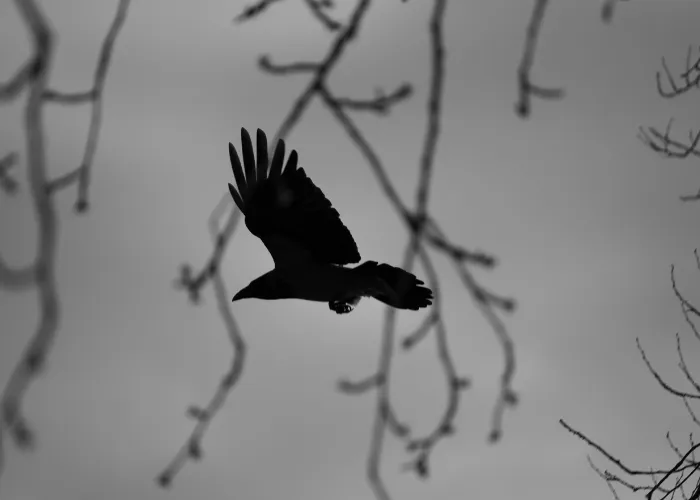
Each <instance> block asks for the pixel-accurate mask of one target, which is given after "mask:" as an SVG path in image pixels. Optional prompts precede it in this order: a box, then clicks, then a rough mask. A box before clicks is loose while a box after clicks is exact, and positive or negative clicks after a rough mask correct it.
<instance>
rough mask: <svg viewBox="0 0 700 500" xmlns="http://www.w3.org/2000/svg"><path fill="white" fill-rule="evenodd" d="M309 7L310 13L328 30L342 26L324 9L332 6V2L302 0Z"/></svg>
mask: <svg viewBox="0 0 700 500" xmlns="http://www.w3.org/2000/svg"><path fill="white" fill-rule="evenodd" d="M304 2H305V3H306V5H307V6H308V7H309V10H310V11H311V14H313V16H314V17H315V18H316V19H317V20H318V21H319V22H320V23H321V25H323V27H324V28H326V29H327V30H328V31H338V30H339V29H341V28H342V27H343V25H342V24H341V23H339V22H338V21H336V20H335V19H333V18H331V17H330V16H329V15H328V14H327V13H326V10H327V9H328V8H330V7H332V6H333V3H332V2H329V1H328V0H326V1H319V0H304Z"/></svg>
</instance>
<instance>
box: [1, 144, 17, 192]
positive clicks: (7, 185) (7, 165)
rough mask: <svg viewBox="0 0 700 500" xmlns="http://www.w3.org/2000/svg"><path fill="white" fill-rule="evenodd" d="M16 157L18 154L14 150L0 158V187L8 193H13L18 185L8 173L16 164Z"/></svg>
mask: <svg viewBox="0 0 700 500" xmlns="http://www.w3.org/2000/svg"><path fill="white" fill-rule="evenodd" d="M17 158H18V155H17V153H15V152H14V151H13V152H11V153H7V154H6V155H5V156H3V157H2V158H0V189H2V190H3V191H5V193H7V194H8V195H13V194H15V193H16V192H17V189H18V187H19V185H18V184H17V181H16V180H15V179H13V178H12V176H11V175H10V170H12V168H13V167H14V166H15V165H17Z"/></svg>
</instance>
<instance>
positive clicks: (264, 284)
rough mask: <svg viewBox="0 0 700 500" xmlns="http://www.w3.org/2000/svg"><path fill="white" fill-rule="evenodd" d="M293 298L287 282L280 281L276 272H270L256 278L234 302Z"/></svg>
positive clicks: (238, 294)
mask: <svg viewBox="0 0 700 500" xmlns="http://www.w3.org/2000/svg"><path fill="white" fill-rule="evenodd" d="M292 297H293V295H292V294H290V290H289V287H288V286H287V285H286V284H285V282H284V281H282V280H281V279H279V277H278V276H277V275H276V274H275V273H274V271H270V272H269V273H267V274H263V275H262V276H260V277H259V278H255V279H254V280H253V281H251V282H250V283H249V284H248V286H246V287H244V288H242V289H241V290H240V291H239V292H238V293H237V294H236V295H234V296H233V302H235V301H236V300H241V299H262V300H275V299H288V298H292Z"/></svg>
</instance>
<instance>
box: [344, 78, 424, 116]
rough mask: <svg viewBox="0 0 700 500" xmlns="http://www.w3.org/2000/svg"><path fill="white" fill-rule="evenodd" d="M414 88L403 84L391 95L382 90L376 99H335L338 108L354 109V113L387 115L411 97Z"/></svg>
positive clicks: (377, 93) (378, 91)
mask: <svg viewBox="0 0 700 500" xmlns="http://www.w3.org/2000/svg"><path fill="white" fill-rule="evenodd" d="M412 93H413V87H412V86H411V84H409V83H403V84H401V85H400V86H399V87H398V88H397V89H396V90H394V91H393V92H391V93H390V94H388V95H387V94H385V93H384V92H383V91H382V90H381V89H377V92H376V97H375V98H374V99H350V98H348V97H336V98H334V100H335V104H336V105H337V106H340V107H343V108H347V109H352V110H353V111H372V112H374V113H379V114H383V115H386V114H388V113H389V111H390V110H391V107H392V106H394V105H396V104H399V103H400V102H402V101H404V100H406V99H408V98H409V97H411V94H412Z"/></svg>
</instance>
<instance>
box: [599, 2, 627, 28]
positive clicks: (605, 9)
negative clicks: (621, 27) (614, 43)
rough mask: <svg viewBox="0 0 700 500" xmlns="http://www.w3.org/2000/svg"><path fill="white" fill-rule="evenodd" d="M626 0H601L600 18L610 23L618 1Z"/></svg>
mask: <svg viewBox="0 0 700 500" xmlns="http://www.w3.org/2000/svg"><path fill="white" fill-rule="evenodd" d="M625 1H627V0H603V5H602V7H601V9H600V18H601V20H602V21H603V22H604V23H610V22H611V21H612V17H613V14H614V13H615V7H616V6H617V3H618V2H625Z"/></svg>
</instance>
